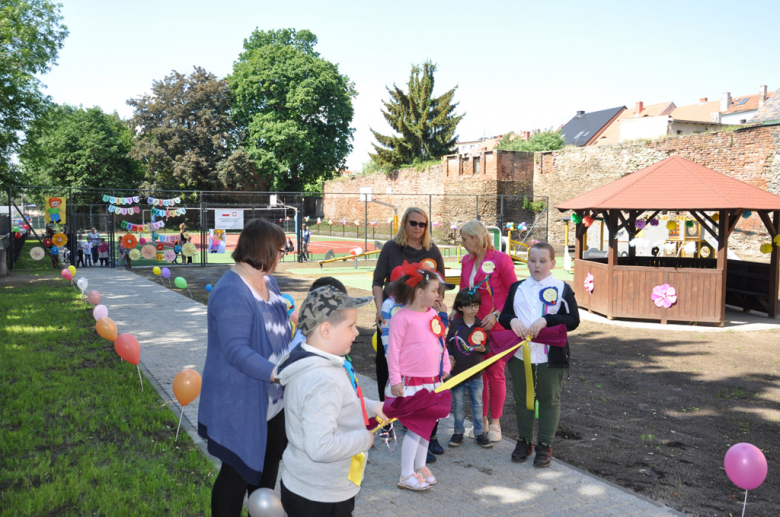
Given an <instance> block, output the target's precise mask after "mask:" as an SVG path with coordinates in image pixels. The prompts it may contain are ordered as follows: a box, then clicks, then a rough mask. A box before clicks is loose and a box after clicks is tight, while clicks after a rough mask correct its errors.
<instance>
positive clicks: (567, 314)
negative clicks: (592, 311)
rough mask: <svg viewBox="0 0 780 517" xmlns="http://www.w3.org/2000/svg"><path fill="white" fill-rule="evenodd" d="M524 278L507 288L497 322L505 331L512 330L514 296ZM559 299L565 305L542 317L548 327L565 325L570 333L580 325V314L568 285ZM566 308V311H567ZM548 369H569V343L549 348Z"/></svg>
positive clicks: (564, 286) (564, 287)
mask: <svg viewBox="0 0 780 517" xmlns="http://www.w3.org/2000/svg"><path fill="white" fill-rule="evenodd" d="M525 280H526V279H525V278H524V279H523V280H520V281H519V282H515V283H514V284H512V285H511V286H510V287H509V294H508V295H507V297H506V303H505V304H504V310H502V311H501V316H499V317H498V322H499V323H500V324H501V326H502V327H504V328H505V329H510V328H512V325H511V322H512V320H513V319H515V317H517V315H516V314H515V295H516V294H517V288H518V287H520V284H522V283H523V282H525ZM561 298H563V299H564V300H566V303H562V304H561V308H560V310H559V311H558V313H557V314H547V315H545V316H542V318H544V319H545V320H547V326H548V327H554V326H556V325H561V324H563V325H566V330H567V331H569V332H571V331H572V330H575V329H576V328H577V327H579V325H580V312H579V309H578V308H577V300H575V299H574V291H573V290H572V288H571V287H569V284H563V294H562V295H561ZM567 306H568V310H567ZM547 367H548V368H568V367H569V341H568V340H566V346H565V347H563V348H561V347H559V346H551V347H550V354H549V355H548V356H547Z"/></svg>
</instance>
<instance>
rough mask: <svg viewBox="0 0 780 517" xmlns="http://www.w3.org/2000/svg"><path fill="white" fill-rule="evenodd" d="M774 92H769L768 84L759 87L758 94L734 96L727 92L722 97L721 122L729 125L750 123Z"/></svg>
mask: <svg viewBox="0 0 780 517" xmlns="http://www.w3.org/2000/svg"><path fill="white" fill-rule="evenodd" d="M771 97H772V93H769V94H767V90H766V85H762V86H760V87H759V89H758V93H757V94H753V95H745V96H742V97H734V98H733V99H732V97H731V92H726V93H724V94H723V96H722V97H721V99H720V122H721V123H723V124H728V125H737V124H749V123H751V122H752V121H753V116H754V115H755V114H756V112H757V111H758V109H759V108H760V107H761V106H763V105H764V103H765V102H766V101H767V99H769V98H771Z"/></svg>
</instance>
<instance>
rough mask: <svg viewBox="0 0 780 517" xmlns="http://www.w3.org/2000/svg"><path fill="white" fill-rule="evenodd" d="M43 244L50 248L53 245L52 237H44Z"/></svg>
mask: <svg viewBox="0 0 780 517" xmlns="http://www.w3.org/2000/svg"><path fill="white" fill-rule="evenodd" d="M43 245H44V246H46V247H47V248H50V247H51V239H49V238H46V239H43Z"/></svg>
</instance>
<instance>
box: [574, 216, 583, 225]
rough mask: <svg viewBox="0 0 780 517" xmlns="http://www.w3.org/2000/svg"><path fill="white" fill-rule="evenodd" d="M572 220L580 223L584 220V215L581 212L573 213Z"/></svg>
mask: <svg viewBox="0 0 780 517" xmlns="http://www.w3.org/2000/svg"><path fill="white" fill-rule="evenodd" d="M571 222H573V223H574V224H580V223H581V222H582V216H581V215H580V214H571Z"/></svg>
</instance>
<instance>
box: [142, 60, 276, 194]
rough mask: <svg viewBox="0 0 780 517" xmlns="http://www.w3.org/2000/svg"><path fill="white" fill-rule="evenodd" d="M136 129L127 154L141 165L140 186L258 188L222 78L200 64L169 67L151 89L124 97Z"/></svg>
mask: <svg viewBox="0 0 780 517" xmlns="http://www.w3.org/2000/svg"><path fill="white" fill-rule="evenodd" d="M127 104H129V105H130V106H132V107H133V110H134V111H133V117H132V118H131V119H130V121H129V123H130V127H132V128H134V129H135V131H136V132H137V135H136V138H135V141H134V144H133V148H132V150H131V152H130V156H131V157H133V158H134V159H136V160H138V161H139V162H141V163H142V164H143V165H144V167H145V168H146V179H145V181H144V183H143V184H142V187H143V188H150V189H172V190H223V189H228V190H262V187H263V182H262V180H261V178H260V177H259V176H258V175H257V173H256V170H255V167H254V164H253V163H252V161H251V160H249V159H247V156H246V152H245V151H244V150H243V149H241V148H240V147H239V145H238V144H239V140H240V131H239V129H238V127H237V126H236V124H234V123H233V121H232V120H231V118H230V105H231V96H230V91H229V89H228V84H227V81H225V80H224V79H218V78H217V77H216V76H215V75H214V74H212V73H210V72H207V71H206V70H204V69H203V68H200V67H195V68H194V70H193V72H192V73H191V74H190V75H183V74H180V73H179V72H176V71H175V70H174V71H173V72H172V73H171V75H169V76H167V77H165V78H164V79H163V80H162V81H155V82H154V83H153V84H152V92H151V93H150V94H148V95H142V96H141V97H139V98H137V99H131V100H129V101H127Z"/></svg>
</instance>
